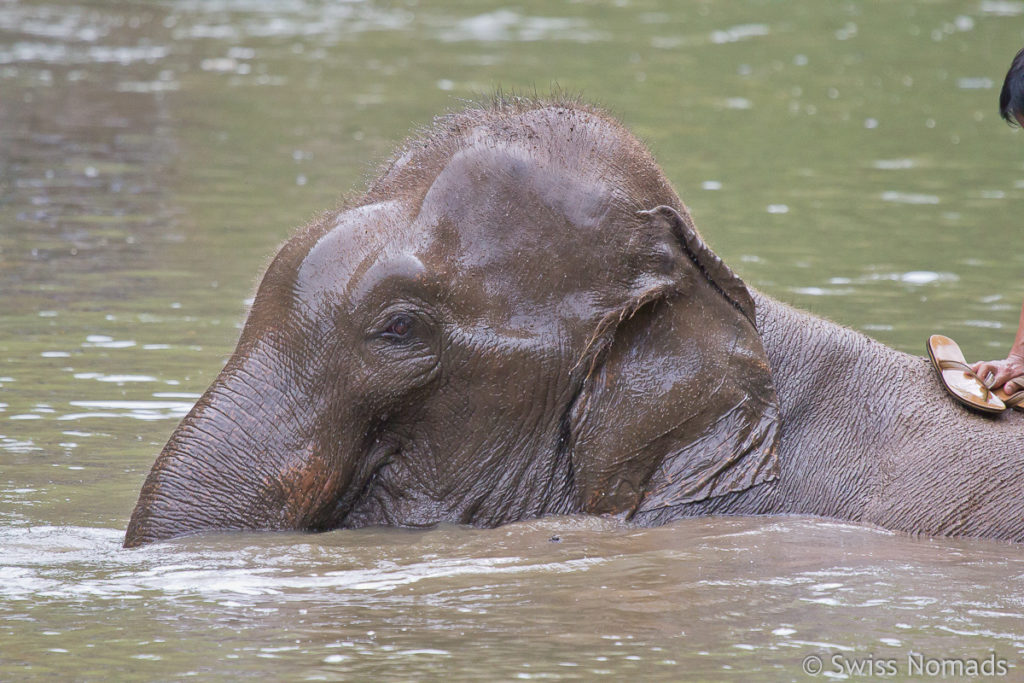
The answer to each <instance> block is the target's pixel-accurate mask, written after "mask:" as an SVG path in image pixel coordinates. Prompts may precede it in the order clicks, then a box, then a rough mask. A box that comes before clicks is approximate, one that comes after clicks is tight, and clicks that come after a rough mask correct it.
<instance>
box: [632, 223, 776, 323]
mask: <svg viewBox="0 0 1024 683" xmlns="http://www.w3.org/2000/svg"><path fill="white" fill-rule="evenodd" d="M640 215H641V216H646V217H647V218H648V219H649V220H650V221H651V222H652V223H654V224H656V225H660V226H661V227H662V229H666V230H670V231H671V232H672V234H673V235H674V236H675V238H676V239H677V240H678V241H679V245H680V246H681V247H682V248H683V251H684V252H685V254H686V256H687V257H689V259H690V260H691V261H692V262H693V264H694V265H695V266H697V268H698V270H700V272H701V273H702V274H703V275H704V277H705V278H707V280H708V281H709V282H711V283H712V284H713V285H714V286H715V287H716V288H717V289H719V290H720V291H721V292H722V295H723V296H724V297H725V298H726V299H728V300H729V301H731V302H732V303H733V305H734V306H736V308H738V309H739V310H740V312H742V313H743V315H744V316H745V317H746V318H747V320H748V321H750V324H751V325H753V326H754V327H755V328H756V327H757V317H756V313H755V310H754V309H755V307H754V299H753V298H752V297H751V296H750V290H748V289H747V285H746V284H745V283H744V282H743V280H741V279H740V277H739V276H738V275H737V274H736V273H734V272H733V271H732V268H730V267H729V266H727V265H725V263H724V262H723V261H722V259H720V258H719V257H718V254H716V253H715V252H713V251H711V248H710V247H709V246H708V245H707V244H705V242H704V240H703V239H701V237H700V233H699V232H697V226H696V225H695V224H694V222H693V218H692V217H691V216H690V212H689V211H688V210H687V209H686V207H685V206H684V207H682V209H681V210H680V211H676V210H675V209H673V208H672V207H671V206H657V207H655V208H653V209H651V210H649V211H641V212H640Z"/></svg>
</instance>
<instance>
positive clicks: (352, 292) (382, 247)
mask: <svg viewBox="0 0 1024 683" xmlns="http://www.w3.org/2000/svg"><path fill="white" fill-rule="evenodd" d="M401 220H402V218H401V211H400V207H399V206H398V205H397V204H396V203H395V202H391V201H389V202H379V203H376V204H368V205H366V206H361V207H357V208H354V209H349V210H347V211H344V212H342V213H340V214H338V216H337V217H336V218H335V219H334V221H333V224H331V225H329V226H328V229H327V230H326V231H325V232H324V233H323V234H322V235H320V236H319V238H317V239H316V241H315V242H314V243H313V244H312V246H311V247H310V248H309V251H308V252H307V253H306V255H305V256H304V257H303V259H302V262H301V263H300V264H299V267H298V270H297V273H296V282H295V292H296V296H297V297H299V298H300V299H303V298H307V299H308V298H320V297H323V296H330V297H332V298H333V299H334V300H337V301H347V302H350V303H351V304H353V305H355V304H357V303H358V302H359V301H360V300H361V299H362V297H363V296H365V294H366V293H367V292H368V291H369V290H370V289H372V288H373V287H374V285H376V284H378V283H379V282H381V281H382V280H383V279H385V278H386V277H388V276H390V275H394V274H400V275H403V276H407V277H415V276H416V275H417V274H418V273H419V272H420V271H422V270H423V264H422V263H421V262H420V261H419V259H417V258H416V257H415V256H411V255H407V254H406V255H402V256H401V257H399V258H388V254H389V252H390V251H394V250H395V249H396V233H398V232H399V231H400V230H401Z"/></svg>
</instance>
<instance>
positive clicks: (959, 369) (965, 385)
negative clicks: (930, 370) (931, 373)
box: [927, 334, 1024, 413]
mask: <svg viewBox="0 0 1024 683" xmlns="http://www.w3.org/2000/svg"><path fill="white" fill-rule="evenodd" d="M927 347H928V357H929V358H931V360H932V365H933V366H934V367H935V370H936V372H938V373H939V381H941V382H942V386H943V387H945V389H946V391H948V392H949V394H950V395H951V396H952V397H953V398H955V399H956V400H957V401H959V402H960V403H963V404H964V405H965V406H967V407H968V408H973V409H974V410H979V411H981V412H983V413H1002V412H1005V411H1006V404H1005V403H1003V401H1002V400H1001V399H1000V398H999V397H998V396H997V395H996V394H995V393H994V392H992V391H990V390H989V388H988V385H987V384H985V382H983V381H982V379H981V378H980V377H978V376H977V375H976V374H974V371H973V370H971V368H970V367H969V366H968V365H967V360H966V359H965V358H964V354H963V352H962V351H961V350H960V347H959V346H957V343H956V342H955V341H953V340H952V339H950V338H949V337H944V336H942V335H941V334H933V335H932V336H931V337H929V338H928V344H927ZM1017 396H1020V398H1018V399H1017V403H1016V404H1014V405H1019V404H1020V403H1021V402H1024V391H1022V392H1018V393H1017V394H1014V397H1017ZM1021 409H1022V410H1024V407H1022V408H1021Z"/></svg>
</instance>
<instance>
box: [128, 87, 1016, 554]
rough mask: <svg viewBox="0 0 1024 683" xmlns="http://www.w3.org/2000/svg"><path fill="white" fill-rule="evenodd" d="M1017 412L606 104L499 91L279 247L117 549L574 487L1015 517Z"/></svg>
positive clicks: (482, 508)
mask: <svg viewBox="0 0 1024 683" xmlns="http://www.w3.org/2000/svg"><path fill="white" fill-rule="evenodd" d="M1022 427H1024V424H1022V420H1021V419H1020V417H1019V416H1018V415H1007V416H1003V417H1001V418H998V419H992V418H986V417H982V416H978V415H974V414H970V413H968V412H966V411H965V410H964V409H962V408H960V407H959V406H957V405H956V404H954V403H953V402H952V401H951V400H949V399H948V398H947V397H946V396H945V395H944V394H943V393H942V392H941V389H940V388H939V386H938V384H937V382H936V381H935V379H934V378H933V377H932V376H931V373H930V370H929V368H928V367H927V364H926V362H925V361H924V360H922V359H921V358H916V357H912V356H908V355H905V354H902V353H898V352H896V351H893V350H891V349H888V348H886V347H884V346H882V345H880V344H878V343H876V342H874V341H872V340H870V339H868V338H866V337H864V336H863V335H860V334H858V333H856V332H853V331H851V330H848V329H845V328H842V327H840V326H838V325H835V324H833V323H830V322H828V321H825V320H821V319H817V318H814V317H812V316H809V315H807V314H804V313H801V312H798V311H795V310H792V309H790V308H788V307H786V306H785V305H783V304H780V303H778V302H775V301H773V300H771V299H769V298H767V297H764V296H762V295H760V294H757V293H753V292H751V291H750V290H749V289H748V288H747V287H746V285H745V284H744V283H743V282H742V281H741V280H740V279H739V278H738V277H737V276H736V275H735V274H734V273H733V272H732V271H731V270H730V269H729V268H728V267H727V266H725V265H724V264H723V263H722V262H721V261H720V260H719V259H718V258H717V257H716V256H715V255H714V253H712V252H711V250H710V249H709V248H708V247H707V246H706V245H705V244H704V242H703V241H702V239H701V237H700V235H699V234H698V233H697V230H696V228H695V227H694V225H693V222H692V220H691V219H690V217H689V215H688V213H687V211H686V209H685V207H684V206H683V204H682V202H681V201H680V200H679V198H678V197H677V196H676V194H675V192H674V191H673V190H672V188H671V187H670V185H669V184H668V182H667V180H666V179H665V178H664V176H663V175H662V173H661V171H660V170H659V169H658V167H657V165H656V164H655V163H654V161H653V159H652V158H651V157H650V155H649V153H648V152H647V151H646V150H645V149H644V148H643V146H642V145H641V144H640V143H639V142H637V141H636V140H635V138H633V137H632V136H631V135H630V134H629V133H628V132H627V131H626V130H625V129H623V128H622V127H621V125H619V124H618V123H617V122H615V121H614V120H612V119H610V118H609V117H608V116H606V115H604V114H602V113H600V112H597V111H594V110H592V109H590V108H588V107H585V106H582V105H579V104H574V103H549V104H545V103H535V102H528V101H515V102H503V103H497V104H495V105H494V106H492V107H490V108H482V109H473V110H468V111H466V112H462V113H459V114H455V115H452V116H449V117H446V118H443V119H440V120H438V121H437V122H436V124H435V126H434V128H433V129H432V130H431V131H428V132H427V133H426V134H425V135H423V136H422V137H420V138H419V139H416V140H413V141H412V142H410V143H408V145H407V146H406V147H405V149H404V150H403V151H402V152H401V153H400V154H399V155H398V156H397V157H396V158H395V159H394V161H392V162H391V163H390V164H389V165H388V166H387V167H385V169H384V170H383V172H382V174H381V176H380V177H379V178H378V179H377V180H376V181H375V182H374V183H373V184H372V185H371V187H370V189H369V190H368V191H367V192H366V193H365V194H364V195H363V196H361V197H360V198H358V199H356V200H355V201H353V202H350V203H349V204H348V205H347V206H345V207H343V208H341V209H339V210H337V211H335V212H331V213H328V214H325V215H324V216H322V217H321V218H320V219H318V220H316V221H314V222H313V223H312V224H311V225H310V226H308V227H307V228H306V229H304V230H303V231H301V232H299V233H298V234H296V235H295V236H294V237H292V238H291V239H290V240H289V241H288V242H287V243H286V244H285V245H284V247H283V248H282V249H281V251H280V252H279V253H278V255H277V257H276V258H275V259H274V261H273V263H272V264H271V265H270V267H269V269H268V271H267V273H266V275H265V277H264V279H263V281H262V283H261V285H260V288H259V291H258V293H257V296H256V299H255V302H254V304H253V307H252V311H251V313H250V315H249V318H248V320H247V321H246V325H245V328H244V330H243V332H242V335H241V339H240V341H239V343H238V348H237V349H236V351H235V353H234V355H233V356H232V358H231V359H230V361H229V362H228V364H227V366H226V367H225V368H224V370H223V371H222V372H221V374H220V376H219V377H218V378H217V379H216V381H215V382H214V383H213V385H212V386H211V387H210V388H209V389H208V390H207V392H206V393H205V394H204V395H203V397H202V398H201V399H200V400H199V401H198V402H197V404H196V406H195V408H194V409H193V410H192V412H191V413H190V414H189V415H188V416H187V417H186V418H185V419H184V420H183V421H182V423H181V424H180V425H179V426H178V428H177V429H176V430H175V432H174V434H173V435H172V436H171V438H170V440H169V442H168V443H167V445H166V447H165V448H164V450H163V452H162V453H161V454H160V456H159V458H158V459H157V461H156V463H155V464H154V466H153V469H152V471H151V472H150V474H149V477H148V478H147V479H146V482H145V484H144V486H143V489H142V493H141V495H140V497H139V501H138V504H137V506H136V508H135V511H134V513H133V514H132V518H131V522H130V523H129V526H128V530H127V534H126V536H125V545H126V546H129V547H131V546H137V545H141V544H144V543H148V542H152V541H157V540H161V539H167V538H171V537H175V536H180V535H185V534H192V533H198V532H204V531H217V530H220V531H224V530H255V529H264V530H285V529H291V530H308V531H319V530H328V529H336V528H355V527H361V526H368V525H381V524H385V525H397V526H406V527H417V526H426V525H431V524H436V523H438V522H444V521H448V522H457V523H464V524H473V525H478V526H495V525H498V524H502V523H506V522H512V521H516V520H521V519H528V518H532V517H537V516H541V515H546V514H568V513H591V514H616V515H621V516H623V517H625V518H629V519H632V520H635V521H636V522H639V523H642V524H662V523H665V522H668V521H671V520H674V519H678V518H681V517H686V516H693V515H704V514H780V513H799V514H810V515H820V516H824V517H832V518H838V519H844V520H850V521H860V522H868V523H873V524H878V525H881V526H884V527H886V528H890V529H899V530H905V531H911V532H918V533H925V534H945V535H964V536H987V537H992V538H1001V539H1011V540H1015V541H1022V540H1024V514H1022V513H1024V486H1022V483H1024V429H1022Z"/></svg>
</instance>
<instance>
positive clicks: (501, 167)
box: [415, 144, 628, 306]
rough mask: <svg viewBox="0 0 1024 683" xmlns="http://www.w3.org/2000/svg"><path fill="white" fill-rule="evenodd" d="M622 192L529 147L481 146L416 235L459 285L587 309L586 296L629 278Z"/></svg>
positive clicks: (436, 191)
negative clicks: (616, 217) (616, 216)
mask: <svg viewBox="0 0 1024 683" xmlns="http://www.w3.org/2000/svg"><path fill="white" fill-rule="evenodd" d="M614 195H615V193H614V190H613V188H610V187H608V186H607V185H606V184H605V183H604V182H602V181H601V180H600V179H597V178H595V177H594V173H593V170H592V169H578V170H577V171H576V172H572V170H571V169H569V168H567V167H566V166H565V164H564V163H562V162H561V161H560V160H558V159H552V158H550V156H548V155H547V153H546V152H542V151H538V150H533V149H529V148H528V147H527V146H526V145H525V144H506V145H494V146H489V147H483V148H480V147H473V148H470V149H465V150H462V151H460V152H458V153H456V154H454V155H453V157H452V159H451V160H450V161H449V163H448V164H447V165H446V166H445V168H444V169H443V170H442V172H441V173H440V174H439V175H438V176H437V178H436V179H435V180H434V182H433V184H432V185H431V187H430V189H429V190H428V191H427V193H426V195H425V197H424V199H423V202H422V204H421V206H420V211H419V215H418V216H417V218H416V220H415V223H416V224H419V226H421V227H420V228H419V229H417V230H415V232H417V233H418V234H420V235H421V236H422V238H423V239H424V240H425V243H424V244H423V253H425V254H426V255H428V256H429V258H430V260H431V262H433V263H438V264H443V265H444V267H445V268H446V269H447V270H448V273H449V278H450V279H451V280H452V281H463V280H468V281H472V282H474V283H475V284H476V285H477V286H479V287H480V288H481V289H482V290H483V293H484V294H486V295H488V296H490V297H501V298H503V299H507V298H508V297H513V298H514V300H515V301H518V302H521V303H526V302H533V303H535V304H540V303H549V304H550V303H557V302H558V301H561V300H562V299H564V298H565V297H572V298H573V302H574V303H573V306H578V304H579V301H580V297H579V296H578V293H579V292H583V291H586V292H595V291H599V290H600V288H601V284H602V283H609V282H615V281H616V280H617V279H620V278H621V275H622V273H621V272H618V271H621V265H622V264H621V263H620V262H619V261H618V259H617V258H616V257H617V256H618V255H619V254H620V253H621V248H620V247H621V246H622V245H620V244H619V242H624V241H625V240H627V239H628V237H627V236H626V235H623V234H621V233H618V234H617V233H616V232H615V231H614V230H613V229H612V227H611V226H610V221H608V220H607V214H608V213H609V211H610V210H612V201H613V197H614ZM617 276H618V277H617Z"/></svg>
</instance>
